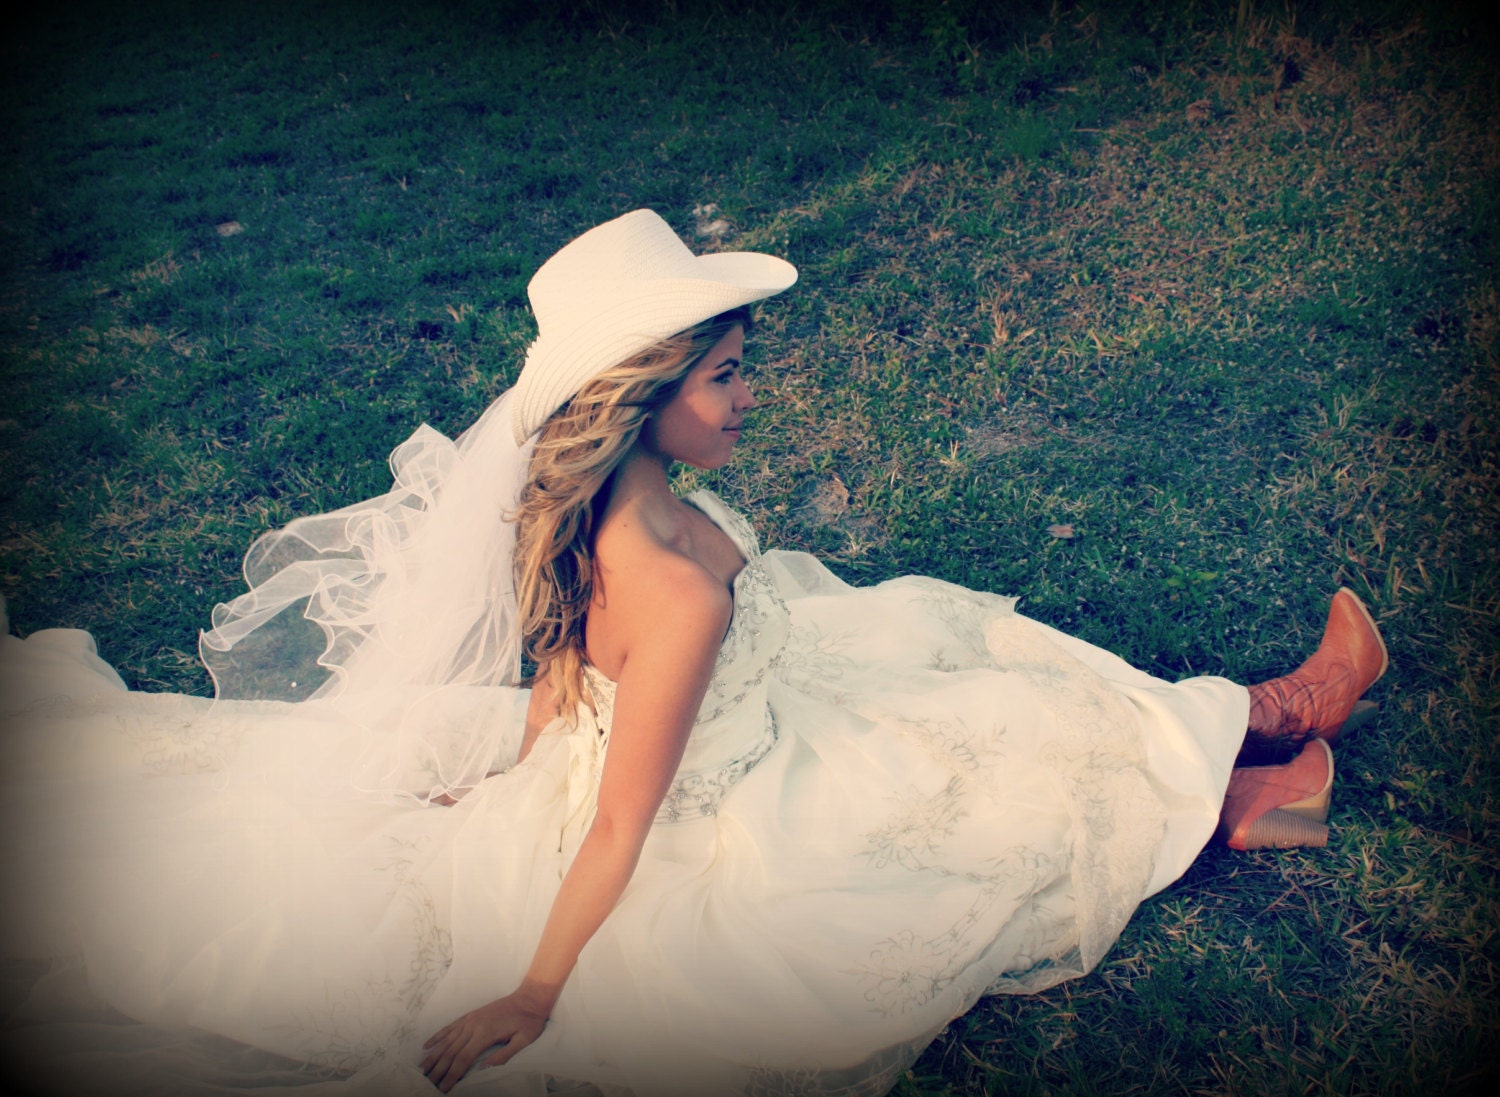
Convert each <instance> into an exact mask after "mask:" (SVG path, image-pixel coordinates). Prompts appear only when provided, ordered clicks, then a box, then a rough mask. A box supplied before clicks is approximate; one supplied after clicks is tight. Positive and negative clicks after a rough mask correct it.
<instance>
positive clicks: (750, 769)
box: [0, 210, 1386, 1095]
mask: <svg viewBox="0 0 1500 1097" xmlns="http://www.w3.org/2000/svg"><path fill="white" fill-rule="evenodd" d="M795 279H796V271H795V270H794V269H793V268H792V266H791V265H790V264H788V263H786V262H784V261H782V260H780V259H777V258H773V257H771V256H766V255H758V254H750V253H719V254H711V255H705V256H694V255H693V254H692V253H691V252H690V251H688V249H687V248H686V247H684V246H683V244H682V243H681V242H680V241H679V240H678V238H677V237H676V236H675V234H673V233H672V231H671V229H670V228H669V227H668V226H667V225H666V223H665V222H664V221H662V220H661V219H660V218H659V217H657V216H656V215H655V214H654V213H652V212H650V211H645V210H638V211H635V212H633V213H629V214H626V215H625V216H623V217H620V218H618V219H616V220H614V221H610V222H608V223H606V224H603V225H600V226H597V227H595V228H593V229H591V230H590V231H588V232H586V233H584V234H583V235H582V236H580V237H578V238H577V239H576V240H574V241H573V242H572V243H570V244H568V245H567V246H566V247H564V248H563V249H562V250H561V251H559V252H558V253H557V254H556V255H554V256H553V257H552V258H551V259H550V260H548V262H547V263H546V264H544V265H543V266H542V267H541V269H540V270H539V271H538V272H537V274H536V276H535V278H534V279H533V280H532V282H531V284H530V287H529V293H530V297H531V302H532V307H533V311H534V313H535V315H536V319H537V324H538V328H539V336H538V338H537V340H536V341H535V342H534V343H533V344H532V346H531V348H530V350H529V352H528V356H527V361H526V365H525V368H524V370H523V372H522V374H521V376H520V379H519V381H518V382H517V384H516V385H515V387H514V388H513V389H511V390H510V391H509V392H507V393H506V394H505V395H504V396H502V397H501V398H500V399H499V400H498V401H497V402H496V403H495V404H494V405H492V406H491V408H490V409H489V410H488V411H487V412H486V413H485V415H484V416H483V417H482V418H481V419H480V421H479V422H478V423H477V424H476V425H475V426H474V427H472V428H471V429H470V430H469V431H468V432H466V433H465V434H464V435H463V436H462V437H461V438H460V439H459V441H458V442H457V443H456V444H455V443H453V442H450V441H449V440H448V439H446V438H444V437H442V436H441V435H439V434H437V432H435V431H432V430H430V429H428V428H423V429H422V430H419V431H418V432H417V434H415V435H414V436H413V437H412V439H410V440H409V441H408V442H407V443H406V444H404V445H403V446H402V447H401V448H400V449H398V450H397V451H396V453H395V454H394V455H393V458H392V466H393V469H394V472H395V485H394V487H393V489H392V491H391V492H390V493H389V494H387V495H385V496H382V497H380V498H378V499H375V500H370V501H367V502H365V503H360V504H356V505H355V506H351V507H349V508H346V509H345V510H342V511H337V512H334V513H332V514H327V515H319V516H314V517H310V518H305V519H302V520H299V521H297V522H294V523H292V524H291V525H290V526H288V527H287V528H286V529H284V530H281V531H277V532H275V533H272V534H268V535H267V536H266V537H264V538H262V539H261V541H259V542H257V544H256V545H255V546H254V548H253V549H252V550H251V552H250V554H249V557H248V558H247V561H246V576H247V579H248V580H249V583H250V589H249V590H248V591H247V592H246V593H245V594H244V595H242V596H241V597H239V598H238V599H236V600H235V601H234V602H233V603H231V604H229V605H227V606H220V607H218V609H217V610H216V611H215V614H214V620H213V626H212V628H211V629H209V630H208V631H207V632H206V633H205V634H204V635H203V637H202V644H201V650H202V654H203V657H204V660H205V662H206V664H207V665H208V666H209V668H210V670H211V671H212V673H213V674H214V676H215V680H216V684H217V686H218V698H217V699H216V700H215V701H213V702H209V701H206V700H200V699H196V698H189V697H180V696H171V695H151V694H139V693H132V692H128V691H126V690H125V689H124V687H123V685H122V684H121V682H120V680H119V678H118V677H117V676H116V675H115V674H114V672H113V671H112V670H111V669H110V668H109V667H108V666H107V665H106V664H104V663H103V662H102V661H101V660H99V658H98V657H97V656H96V655H95V654H94V651H93V643H92V640H91V639H90V638H89V637H88V636H87V634H84V633H77V632H70V631H64V630H49V631H46V632H41V633H36V634H34V635H32V636H31V637H30V638H28V639H27V640H25V641H21V640H18V639H15V638H13V637H6V638H5V639H4V641H3V647H0V687H3V698H4V711H5V726H4V728H3V739H0V749H3V751H4V756H3V762H4V774H5V785H4V795H5V812H6V815H5V824H6V826H5V830H6V838H5V841H4V843H3V849H4V858H5V866H4V870H5V871H6V872H7V875H6V877H5V878H6V879H9V880H22V881H25V887H24V888H23V889H21V894H19V895H18V896H17V897H16V898H15V899H14V900H13V901H10V902H8V903H7V907H6V911H5V920H4V936H3V940H4V946H5V955H6V956H7V957H8V958H10V959H11V960H12V961H13V962H12V964H11V966H10V967H9V968H8V969H7V970H8V972H12V973H19V974H13V975H12V976H11V977H10V978H9V979H8V984H7V986H8V989H10V990H11V992H12V994H13V996H14V997H16V998H19V999H23V1000H24V1001H23V1004H22V1006H21V1007H20V1009H19V1010H18V1012H17V1014H16V1017H15V1018H14V1019H13V1020H12V1024H11V1030H10V1033H9V1034H8V1040H7V1060H8V1062H9V1063H10V1064H11V1069H12V1072H13V1073H14V1074H15V1076H16V1077H24V1078H26V1079H27V1081H28V1082H29V1083H30V1084H31V1085H33V1086H34V1088H35V1091H37V1092H51V1091H57V1092H77V1091H81V1090H79V1089H78V1085H79V1084H81V1083H82V1082H86V1081H92V1082H93V1084H94V1085H98V1084H99V1083H100V1082H101V1081H107V1086H108V1088H109V1090H110V1091H111V1092H116V1093H123V1092H171V1093H179V1092H220V1093H222V1092H224V1091H225V1090H226V1089H228V1090H230V1091H238V1090H246V1091H248V1090H251V1089H254V1090H255V1091H256V1092H258V1093H271V1092H278V1093H279V1092H283V1091H286V1092H292V1091H295V1092H297V1093H300V1094H307V1095H312V1094H319V1093H324V1092H328V1093H339V1094H355V1093H372V1094H374V1093H379V1094H391V1093H406V1092H410V1093H420V1092H424V1091H425V1092H431V1089H432V1086H436V1087H438V1088H439V1089H441V1090H443V1091H448V1090H452V1089H454V1088H455V1087H461V1090H462V1092H475V1093H541V1092H548V1091H554V1090H555V1089H557V1088H559V1087H567V1086H575V1087H578V1088H579V1089H580V1091H587V1092H603V1093H622V1094H623V1093H636V1094H640V1095H656V1094H671V1093H682V1094H696V1095H701V1094H729V1093H799V1094H800V1093H808V1094H811V1093H840V1094H857V1093H858V1094H864V1093H868V1094H880V1093H883V1092H885V1091H886V1090H888V1089H889V1088H890V1087H891V1086H892V1085H893V1084H894V1083H895V1080H896V1078H897V1077H898V1076H899V1074H900V1073H901V1072H902V1071H903V1070H905V1069H906V1068H907V1067H908V1066H909V1065H910V1063H911V1062H912V1061H913V1060H914V1059H915V1058H916V1056H917V1055H918V1054H920V1052H921V1050H922V1049H923V1047H925V1046H926V1044H927V1043H928V1042H929V1041H930V1040H931V1039H932V1038H933V1037H934V1036H935V1035H936V1033H937V1032H938V1031H939V1030H940V1029H941V1028H942V1027H943V1026H944V1025H945V1024H946V1023H947V1022H948V1021H949V1020H951V1019H952V1018H954V1017H955V1016H958V1015H959V1014H961V1013H963V1012H964V1011H966V1010H967V1009H969V1008H970V1007H971V1006H972V1005H973V1004H974V1003H975V1001H976V1000H977V999H978V998H979V997H980V996H982V995H984V994H993V993H1023V992H1028V991H1036V990H1040V989H1043V988H1045V987H1048V986H1051V985H1054V984H1056V983H1058V982H1060V981H1062V980H1064V979H1068V978H1072V977H1075V976H1078V975H1080V974H1082V973H1084V972H1087V971H1088V970H1090V969H1091V968H1092V967H1093V966H1094V965H1095V964H1097V963H1098V962H1099V960H1100V959H1101V957H1102V956H1103V955H1104V953H1105V952H1106V951H1107V950H1108V948H1109V947H1110V945H1111V944H1112V943H1113V941H1114V940H1115V938H1116V937H1117V936H1118V934H1119V932H1120V930H1121V929H1122V928H1123V926H1124V925H1125V923H1126V921H1127V920H1128V919H1129V917H1130V915H1131V914H1132V912H1133V911H1134V910H1135V908H1136V906H1137V905H1138V904H1139V903H1140V902H1141V901H1142V900H1143V899H1144V898H1145V897H1147V896H1149V895H1151V894H1153V893H1154V892H1156V891H1158V890H1160V889H1161V888H1163V887H1165V886H1166V885H1167V884H1169V883H1171V882H1172V881H1173V880H1175V879H1176V878H1177V877H1178V876H1179V875H1180V874H1181V873H1182V872H1183V871H1184V870H1185V869H1186V867H1187V866H1188V864H1189V863H1190V862H1191V860H1192V859H1193V857H1194V856H1196V854H1197V853H1198V851H1199V850H1200V849H1201V848H1202V847H1203V845H1204V843H1205V842H1207V841H1208V840H1209V839H1210V838H1211V837H1212V836H1213V834H1214V833H1215V831H1216V830H1217V831H1218V832H1219V834H1220V836H1221V838H1223V840H1225V841H1227V842H1228V843H1229V844H1230V845H1231V846H1233V847H1235V848H1239V849H1246V848H1253V847H1256V846H1264V845H1278V846H1285V845H1296V844H1312V845H1317V844H1321V843H1322V842H1323V841H1325V840H1326V835H1327V829H1326V826H1325V825H1324V822H1323V820H1324V818H1325V817H1326V813H1327V808H1328V795H1329V789H1330V787H1331V783H1332V778H1333V766H1332V760H1331V755H1330V752H1329V749H1328V745H1327V741H1328V740H1330V739H1332V738H1333V737H1334V736H1335V735H1336V734H1337V733H1338V732H1339V731H1340V729H1341V728H1343V727H1345V726H1347V725H1348V724H1351V723H1353V722H1357V721H1358V720H1359V719H1360V718H1361V717H1362V716H1364V715H1365V714H1367V712H1368V711H1369V708H1370V706H1369V705H1368V704H1367V703H1364V702H1360V701H1359V698H1360V697H1361V695H1362V694H1363V693H1364V692H1365V690H1366V689H1368V688H1369V686H1370V685H1371V683H1372V682H1374V681H1375V679H1376V678H1378V677H1379V675H1380V674H1381V673H1382V672H1383V671H1384V669H1385V665H1386V655H1385V649H1384V646H1383V644H1382V642H1381V640H1380V637H1379V633H1378V631H1377V630H1376V628H1375V625H1374V623H1373V621H1372V619H1371V618H1370V615H1369V613H1368V612H1367V611H1366V610H1365V608H1364V606H1363V605H1362V604H1361V603H1360V602H1359V600H1358V598H1356V597H1355V596H1354V595H1353V594H1352V593H1350V592H1348V591H1339V592H1338V593H1337V594H1336V595H1335V597H1334V599H1333V605H1332V608H1331V610H1330V614H1329V621H1328V626H1327V630H1326V632H1325V635H1324V638H1323V642H1322V644H1321V645H1320V647H1319V648H1318V650H1317V651H1316V652H1315V653H1314V654H1313V655H1312V656H1311V657H1310V658H1309V659H1308V660H1307V662H1305V663H1304V664H1303V665H1302V666H1301V667H1299V668H1298V669H1297V670H1295V671H1294V672H1292V673H1291V674H1289V675H1287V676H1285V677H1283V678H1279V679H1276V680H1273V681H1271V682H1267V683H1262V684H1259V685H1254V686H1251V687H1249V688H1248V689H1247V688H1245V687H1242V686H1239V685H1236V684H1234V683H1232V682H1229V681H1227V680H1224V679H1222V678H1211V677H1200V678H1193V679H1189V680H1187V681H1183V682H1178V683H1175V684H1169V683H1166V682H1163V681H1160V680H1157V679H1154V678H1151V677H1150V676H1148V675H1146V674H1144V673H1142V672H1140V671H1137V670H1134V669H1133V668H1131V667H1129V666H1128V665H1126V664H1125V663H1124V662H1123V661H1121V660H1120V659H1118V658H1117V657H1115V656H1113V655H1111V654H1109V653H1108V652H1105V651H1102V650H1100V649H1097V648H1093V647H1091V646H1089V645H1087V644H1084V643H1083V642H1081V641H1078V640H1076V639H1073V638H1070V637H1068V636H1065V635H1063V634H1061V633H1058V632H1056V631H1055V630H1053V629H1050V628H1048V627H1046V626H1044V625H1041V624H1039V623H1037V622H1034V621H1031V620H1028V619H1027V618H1025V617H1023V616H1021V615H1019V614H1017V613H1015V612H1014V609H1013V600H1012V599H1009V598H1003V597H1000V596H997V595H993V594H985V593H976V592H973V591H969V590H965V589H963V588H960V587H955V586H952V585H950V584H947V583H943V582H940V581H938V580H933V579H924V578H917V577H907V578H901V579H895V580H891V581H889V582H886V583H882V584H880V585H878V586H875V587H868V588H853V587H850V586H847V585H846V584H844V583H843V582H841V581H840V580H839V579H837V578H836V577H835V576H833V575H832V574H831V573H830V572H829V571H828V570H826V569H825V568H824V567H823V566H822V565H821V564H819V563H818V562H817V561H816V560H814V559H813V558H811V557H809V556H806V555H803V554H800V553H787V552H775V551H766V552H762V551H761V549H760V547H759V545H758V544H757V542H756V538H755V535H754V533H753V532H752V531H751V530H750V528H749V527H748V525H747V524H746V523H745V522H744V520H743V519H741V518H740V517H739V516H738V515H737V514H735V513H734V512H733V511H731V510H729V509H728V508H727V507H725V506H724V504H723V503H721V502H720V501H719V500H718V499H717V498H715V497H714V496H713V495H711V494H709V493H707V492H697V493H694V494H693V495H690V496H687V497H685V498H680V497H678V496H677V495H675V494H674V493H673V491H672V488H671V483H670V473H671V469H672V466H673V465H674V464H675V463H677V462H682V463H686V464H689V465H692V466H694V467H697V468H703V469H713V468H718V467H720V466H722V465H723V464H725V463H726V462H727V461H728V460H730V457H731V455H732V452H733V450H734V447H735V444H736V443H737V441H738V440H739V438H740V434H741V432H742V430H744V429H746V427H747V424H749V423H751V422H753V421H752V420H751V419H749V418H748V415H749V413H750V412H751V411H752V409H753V408H754V406H755V400H754V397H753V395H752V394H751V391H750V388H749V386H748V385H747V382H746V379H745V376H744V373H743V371H742V362H743V359H744V356H745V337H746V335H747V333H748V332H749V331H750V328H751V316H750V313H749V312H748V306H749V305H750V304H752V303H753V302H755V301H758V300H761V299H764V298H766V297H769V296H772V295H774V294H776V293H779V292H781V291H783V290H785V289H787V288H788V287H789V286H791V285H792V283H793V282H794V281H795ZM523 656H524V660H525V663H527V664H529V665H530V666H531V667H534V669H535V673H534V674H533V675H532V676H531V677H530V678H529V679H524V680H523V678H522V667H523ZM1247 733H1248V734H1247ZM1278 753H1279V755H1280V756H1281V758H1280V760H1277V755H1278ZM1237 758H1238V759H1239V760H1240V761H1241V762H1245V761H1252V762H1257V763H1260V764H1255V765H1250V766H1242V767H1241V768H1238V769H1236V768H1234V767H1235V764H1236V760H1237ZM1287 758H1290V759H1291V760H1290V761H1287V760H1285V759H1287ZM1267 763H1270V764H1267ZM588 1087H592V1088H591V1089H590V1088H588Z"/></svg>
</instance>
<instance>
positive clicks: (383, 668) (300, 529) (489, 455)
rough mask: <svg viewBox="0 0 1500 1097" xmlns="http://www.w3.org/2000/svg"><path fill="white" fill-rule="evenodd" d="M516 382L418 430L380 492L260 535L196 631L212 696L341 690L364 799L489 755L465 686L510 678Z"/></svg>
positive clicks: (457, 785) (449, 785)
mask: <svg viewBox="0 0 1500 1097" xmlns="http://www.w3.org/2000/svg"><path fill="white" fill-rule="evenodd" d="M513 392H514V390H512V391H509V392H507V393H505V394H504V395H503V396H502V397H501V398H500V399H499V400H497V401H495V402H494V403H493V404H492V405H491V406H490V407H489V409H488V410H487V411H486V412H485V414H484V415H483V416H482V417H481V418H480V419H479V420H478V421H477V422H476V423H475V424H474V425H473V426H472V427H471V428H470V429H469V430H468V431H466V432H465V433H464V434H463V435H461V436H460V437H459V438H458V440H457V441H456V442H454V441H452V440H450V439H448V438H447V437H446V436H444V435H443V434H441V433H439V432H438V431H436V430H433V429H432V428H430V427H427V426H425V425H424V426H423V427H422V428H421V429H419V430H418V431H417V432H416V433H415V434H413V435H412V436H411V437H410V438H409V439H408V440H407V441H406V442H405V443H403V444H402V445H401V446H400V447H398V448H397V449H396V450H395V452H394V453H392V455H391V471H392V473H393V476H394V484H393V486H392V488H391V490H390V491H389V492H388V493H387V494H385V495H382V496H379V497H377V498H374V499H370V500H366V501H364V502H361V503H358V504H356V505H354V506H351V507H346V508H344V509H342V510H337V511H332V512H330V513H327V514H318V515H313V516H311V517H306V518H301V519H298V520H296V521H294V522H292V523H290V524H289V525H287V526H286V527H285V528H283V529H279V530H274V531H272V532H270V533H267V534H265V535H264V536H263V537H261V538H260V539H259V540H258V541H256V542H255V544H254V545H253V546H252V547H251V549H250V551H249V553H248V554H247V556H246V558H245V580H246V582H247V584H248V585H249V589H248V590H247V591H246V592H245V593H244V594H242V595H240V596H239V597H238V598H236V599H235V600H234V601H233V602H229V603H227V604H223V605H219V606H217V607H216V608H215V609H214V612H213V619H212V626H211V627H210V628H209V629H208V630H206V631H205V632H203V633H202V634H201V636H200V638H199V653H200V656H201V657H202V659H203V662H204V665H205V666H207V667H208V669H209V672H210V673H211V674H212V675H213V679H214V684H215V688H216V693H217V696H218V697H219V698H220V699H224V700H231V699H232V700H277V701H301V700H305V699H317V700H324V701H327V700H332V699H335V698H337V699H339V700H340V702H341V708H342V710H343V711H344V712H345V713H347V714H348V715H349V717H350V718H351V719H352V720H354V721H355V723H356V724H358V725H359V726H361V727H362V728H363V729H364V732H365V734H364V736H363V747H362V750H361V751H360V752H359V754H358V757H357V758H356V759H355V760H354V761H353V763H352V766H351V770H350V772H349V774H348V775H347V776H348V777H349V779H350V780H351V781H352V782H353V783H354V784H355V785H356V786H357V787H359V788H361V789H363V790H365V791H367V792H369V793H371V794H374V795H384V796H389V797H396V798H406V799H415V800H420V801H424V802H425V801H427V800H430V799H431V798H433V797H435V796H439V795H443V794H446V795H450V796H454V795H460V794H462V793H463V792H464V791H465V790H467V789H470V788H472V787H474V786H475V785H476V784H478V782H479V781H480V780H482V779H483V777H484V775H485V774H486V773H487V772H488V771H489V769H490V767H491V765H492V763H493V761H494V758H495V752H496V748H497V743H498V735H499V731H498V729H495V730H494V733H493V734H491V735H483V734H476V730H475V727H474V724H473V721H472V719H471V718H470V716H471V713H470V709H471V706H472V705H473V704H474V703H475V699H474V697H473V696H472V691H471V687H492V686H516V685H518V684H519V682H520V677H521V640H520V636H519V633H518V631H517V625H516V613H517V610H516V596H515V584H514V573H513V567H512V560H513V556H514V551H515V525H514V523H513V522H512V521H511V520H510V518H511V515H512V513H513V510H514V507H515V503H516V500H517V498H518V496H519V494H520V491H521V488H522V487H523V486H524V484H525V481H526V474H527V468H528V465H529V462H530V458H531V452H532V449H533V448H534V441H528V442H527V443H525V444H524V445H518V444H517V443H516V442H515V440H514V437H513V432H512V429H511V404H512V402H513Z"/></svg>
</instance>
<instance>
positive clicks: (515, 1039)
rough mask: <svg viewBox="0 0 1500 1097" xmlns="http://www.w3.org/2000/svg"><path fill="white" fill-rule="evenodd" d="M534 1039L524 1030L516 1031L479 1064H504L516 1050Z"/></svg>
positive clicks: (488, 1065) (494, 1065)
mask: <svg viewBox="0 0 1500 1097" xmlns="http://www.w3.org/2000/svg"><path fill="white" fill-rule="evenodd" d="M535 1039H536V1037H535V1036H533V1035H528V1034H526V1033H524V1032H518V1033H516V1034H515V1035H514V1036H512V1037H511V1038H510V1039H509V1040H508V1041H507V1042H506V1043H505V1045H504V1046H503V1047H501V1048H498V1049H497V1050H496V1051H495V1054H493V1055H491V1056H490V1057H489V1058H488V1059H486V1060H485V1061H484V1062H483V1063H481V1064H480V1066H486V1067H500V1066H504V1065H505V1064H506V1063H508V1062H510V1061H511V1059H512V1058H513V1057H514V1056H515V1054H516V1053H517V1052H519V1051H520V1050H521V1049H522V1048H524V1047H527V1046H529V1045H530V1044H531V1042H532V1041H533V1040H535Z"/></svg>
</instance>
